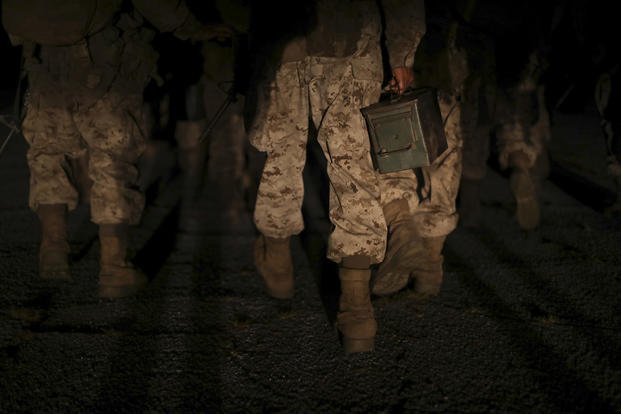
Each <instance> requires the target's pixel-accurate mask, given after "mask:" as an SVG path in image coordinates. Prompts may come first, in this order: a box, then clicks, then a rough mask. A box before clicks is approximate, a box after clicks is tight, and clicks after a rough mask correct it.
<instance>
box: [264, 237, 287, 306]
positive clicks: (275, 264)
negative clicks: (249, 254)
mask: <svg viewBox="0 0 621 414" xmlns="http://www.w3.org/2000/svg"><path fill="white" fill-rule="evenodd" d="M290 241H291V237H285V238H283V239H277V238H273V237H267V236H264V235H260V236H259V238H258V239H257V241H256V242H255V245H254V263H255V266H256V267H257V270H258V271H259V274H260V275H261V277H262V278H263V282H264V283H265V291H266V292H267V294H268V295H270V296H271V297H273V298H276V299H291V298H292V297H293V294H294V291H295V287H294V276H293V261H292V259H291V247H290Z"/></svg>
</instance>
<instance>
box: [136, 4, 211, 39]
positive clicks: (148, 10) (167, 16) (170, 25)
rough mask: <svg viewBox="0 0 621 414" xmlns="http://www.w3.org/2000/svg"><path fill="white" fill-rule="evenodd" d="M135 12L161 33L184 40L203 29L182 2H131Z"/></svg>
mask: <svg viewBox="0 0 621 414" xmlns="http://www.w3.org/2000/svg"><path fill="white" fill-rule="evenodd" d="M132 3H133V5H134V7H135V8H136V10H138V12H139V13H140V14H142V16H144V18H145V19H147V20H148V21H149V22H150V23H151V24H152V25H153V26H155V27H156V28H157V29H158V30H160V31H162V32H172V33H173V34H174V35H175V36H176V37H178V38H180V39H183V40H186V39H190V38H191V37H192V36H193V35H194V34H196V33H199V32H200V31H201V30H202V29H203V25H202V24H201V23H200V22H199V21H198V20H197V19H196V17H195V16H194V15H193V14H192V13H191V12H190V10H189V9H188V6H187V5H186V4H185V1H183V0H158V1H153V0H132Z"/></svg>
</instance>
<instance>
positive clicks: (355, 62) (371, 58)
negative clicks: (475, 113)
mask: <svg viewBox="0 0 621 414" xmlns="http://www.w3.org/2000/svg"><path fill="white" fill-rule="evenodd" d="M316 3H317V8H318V10H317V11H318V12H317V16H318V24H317V25H316V27H315V29H314V30H313V32H312V33H311V34H309V35H307V36H306V37H305V38H304V39H302V40H297V41H291V42H289V43H288V44H287V45H286V47H285V49H284V51H283V55H282V62H281V64H280V66H279V67H278V70H277V71H276V74H275V75H274V78H273V79H272V80H271V81H270V82H265V83H263V84H262V89H261V94H260V96H259V105H258V107H259V111H260V112H259V114H258V115H257V117H256V119H257V120H258V121H257V122H255V123H254V124H253V126H252V128H251V129H250V131H249V134H250V140H251V143H252V144H253V145H254V146H255V147H256V148H257V149H259V150H260V151H265V152H267V160H266V163H265V167H264V170H263V174H262V177H261V182H260V185H259V190H258V195H257V201H256V206H255V223H256V225H257V227H258V229H259V231H260V232H261V233H262V234H264V235H266V236H268V237H273V238H285V237H288V236H291V235H294V234H298V233H299V232H300V231H302V229H303V228H304V223H303V218H302V214H301V206H302V198H303V195H304V189H303V180H302V170H303V168H304V163H305V159H306V141H307V136H308V132H309V124H308V120H309V117H310V118H311V120H312V122H313V124H314V126H315V128H316V129H317V139H318V142H319V144H320V146H321V148H322V149H323V152H324V155H325V157H326V159H327V161H328V165H327V173H328V177H329V179H330V208H329V210H330V212H329V213H330V220H331V221H332V223H333V225H334V230H333V232H332V234H331V235H330V239H329V243H328V257H329V258H330V259H332V260H334V261H336V262H340V261H341V259H342V258H344V257H348V256H355V255H362V256H368V257H370V258H371V261H372V263H379V262H381V261H382V260H383V257H384V252H385V249H386V236H387V226H386V221H385V218H384V213H383V206H385V205H386V204H388V203H390V202H391V201H393V200H396V199H401V198H405V199H407V200H409V203H410V206H411V208H412V210H413V211H414V212H415V213H417V221H418V222H420V223H421V231H423V232H434V231H437V232H447V233H448V232H449V231H450V227H451V226H452V225H453V226H454V223H452V221H453V220H452V219H451V218H450V216H451V215H452V214H454V211H452V209H451V207H447V208H444V202H445V201H446V200H447V199H450V198H451V196H450V195H448V196H446V194H444V192H445V187H443V185H444V183H443V182H442V180H441V179H440V180H436V181H437V182H436V183H435V186H436V187H437V188H438V191H437V194H435V196H432V199H431V200H429V201H425V202H421V201H420V200H419V199H418V197H417V194H416V188H417V181H416V176H415V174H414V173H413V172H412V171H402V172H397V173H389V174H380V173H379V172H377V171H375V170H374V168H373V164H372V161H371V156H370V147H369V138H368V134H367V128H366V125H365V121H364V118H363V116H362V114H361V112H360V108H362V107H364V106H367V105H370V104H372V103H375V102H377V101H378V100H379V96H380V93H381V83H382V80H383V77H384V76H383V67H382V57H381V50H380V43H379V41H380V21H379V13H378V14H377V15H373V14H372V13H368V12H367V13H360V15H359V16H365V17H366V21H364V20H363V21H362V22H360V23H361V24H360V26H358V30H354V31H353V32H352V33H353V34H354V35H356V36H357V39H353V41H348V39H345V40H343V39H342V38H339V37H338V36H335V37H334V38H335V39H337V40H336V41H333V42H327V41H326V38H325V36H327V33H329V30H337V31H338V30H339V21H340V22H348V24H352V23H351V22H352V21H353V20H355V19H350V20H347V19H344V18H343V15H342V14H339V13H340V12H342V10H338V6H335V4H336V2H327V1H326V2H321V1H320V2H316ZM384 3H385V4H384V7H385V10H386V20H387V23H386V25H387V29H386V30H387V33H386V34H387V46H388V49H389V56H390V58H391V65H392V66H393V67H398V66H411V64H412V61H413V57H414V56H413V54H414V51H415V50H416V47H417V44H418V42H419V41H420V39H421V37H422V35H423V33H424V30H425V23H424V14H423V13H422V11H423V8H422V2H410V3H409V4H407V5H406V4H403V5H399V6H398V7H394V5H393V4H388V3H392V2H384ZM339 4H340V5H341V6H343V4H346V5H348V7H349V9H348V10H347V13H350V14H351V15H352V16H356V12H358V11H361V10H369V9H370V10H373V8H375V7H377V6H376V5H375V3H374V2H370V1H369V2H365V1H359V2H341V3H339ZM399 7H401V9H400V8H399ZM335 8H336V9H337V10H335ZM358 8H359V9H358ZM399 13H401V15H399ZM339 17H341V18H342V19H340V20H339ZM331 19H332V20H331ZM398 19H403V21H402V22H405V21H407V22H408V23H409V25H405V24H404V25H403V26H401V25H399V26H397V25H396V24H395V25H393V26H392V27H391V23H393V22H397V21H399V20H398ZM389 28H390V29H389ZM350 29H351V28H350ZM341 30H344V31H345V30H346V29H341ZM391 30H392V31H391ZM350 36H351V35H350ZM391 36H392V37H391ZM340 40H342V41H340ZM451 154H452V151H447V153H446V154H445V156H444V157H442V158H441V160H439V161H438V163H437V164H438V165H437V166H436V168H435V169H432V170H433V171H435V170H440V169H442V166H443V165H444V162H446V160H449V159H452V157H451ZM432 175H433V174H432ZM434 190H435V187H434ZM430 213H431V214H434V215H436V214H437V216H436V217H435V218H432V217H430ZM442 215H445V216H446V219H445V220H444V219H443V217H442Z"/></svg>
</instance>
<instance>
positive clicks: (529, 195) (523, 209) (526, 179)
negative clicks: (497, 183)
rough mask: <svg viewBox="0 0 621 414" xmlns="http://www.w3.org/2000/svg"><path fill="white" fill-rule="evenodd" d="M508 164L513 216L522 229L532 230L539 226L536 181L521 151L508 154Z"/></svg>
mask: <svg viewBox="0 0 621 414" xmlns="http://www.w3.org/2000/svg"><path fill="white" fill-rule="evenodd" d="M509 166H510V167H511V168H512V169H513V170H512V171H511V176H510V177H509V185H510V187H511V192H512V193H513V196H514V197H515V202H516V212H515V216H516V218H517V221H518V224H519V225H520V227H521V228H522V229H523V230H533V229H535V228H536V227H537V226H539V221H540V215H541V213H540V211H539V200H538V199H537V185H536V184H537V183H536V182H535V178H534V177H533V175H532V174H531V173H530V171H529V170H530V168H529V162H528V157H527V156H526V154H524V153H523V152H522V151H516V152H513V153H512V154H511V155H510V156H509Z"/></svg>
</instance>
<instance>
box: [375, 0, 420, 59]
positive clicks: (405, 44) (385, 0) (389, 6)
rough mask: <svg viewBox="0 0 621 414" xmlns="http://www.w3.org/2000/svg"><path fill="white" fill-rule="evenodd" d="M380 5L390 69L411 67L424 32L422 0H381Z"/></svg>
mask: <svg viewBox="0 0 621 414" xmlns="http://www.w3.org/2000/svg"><path fill="white" fill-rule="evenodd" d="M381 4H382V8H383V10H384V17H385V21H386V23H385V27H384V33H385V35H386V48H387V49H388V57H389V59H390V67H391V68H397V67H401V66H405V67H412V65H413V64H414V54H415V53H416V48H417V47H418V44H419V43H420V40H421V38H422V37H423V35H424V34H425V31H426V24H425V3H424V0H381Z"/></svg>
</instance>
